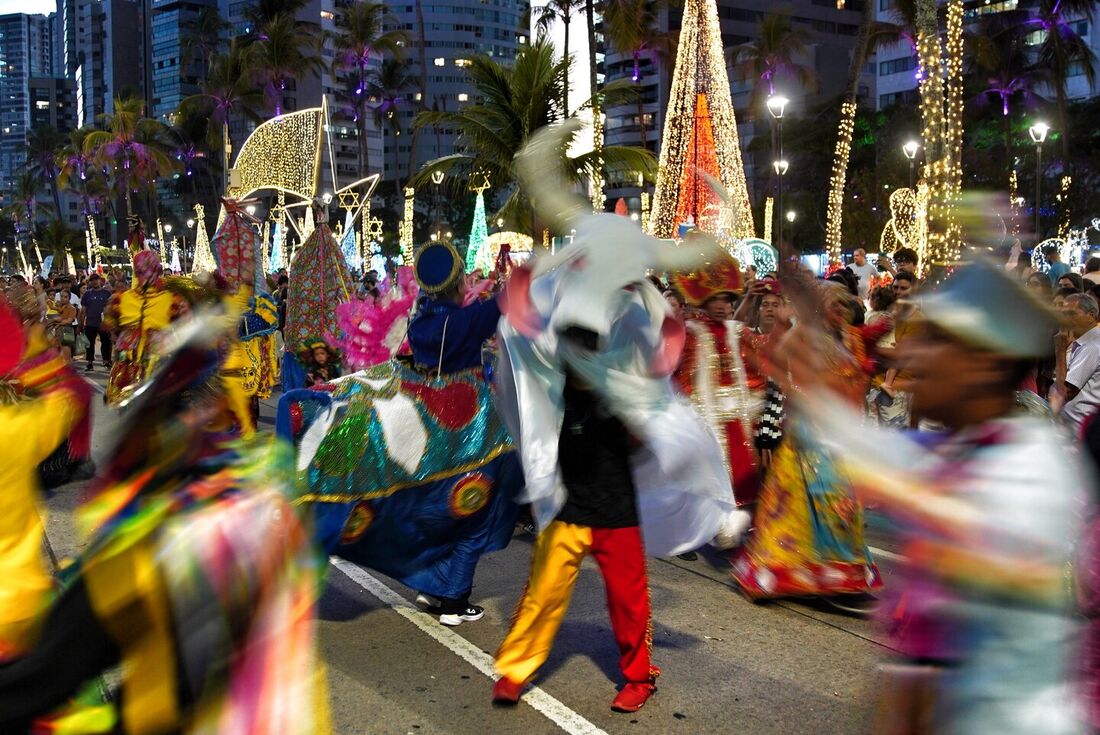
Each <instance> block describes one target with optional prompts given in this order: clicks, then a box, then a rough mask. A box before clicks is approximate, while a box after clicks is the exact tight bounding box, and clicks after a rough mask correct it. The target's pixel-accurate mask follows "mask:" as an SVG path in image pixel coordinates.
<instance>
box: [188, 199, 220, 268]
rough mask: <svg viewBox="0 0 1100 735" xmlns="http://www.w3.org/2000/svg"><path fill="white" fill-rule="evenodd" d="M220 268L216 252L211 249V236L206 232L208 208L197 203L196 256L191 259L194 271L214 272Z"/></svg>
mask: <svg viewBox="0 0 1100 735" xmlns="http://www.w3.org/2000/svg"><path fill="white" fill-rule="evenodd" d="M217 269H218V264H217V263H215V262H214V253H213V251H212V250H210V236H209V235H207V234H206V210H205V208H204V207H203V206H202V205H201V204H196V205H195V257H194V258H193V259H192V261H191V272H192V273H213V272H214V271H216V270H217Z"/></svg>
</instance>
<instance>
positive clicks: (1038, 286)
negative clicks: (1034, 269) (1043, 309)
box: [1027, 273, 1051, 301]
mask: <svg viewBox="0 0 1100 735" xmlns="http://www.w3.org/2000/svg"><path fill="white" fill-rule="evenodd" d="M1027 287H1028V289H1029V290H1030V291H1031V292H1032V293H1033V294H1035V296H1036V297H1038V298H1039V299H1041V300H1043V301H1049V300H1050V294H1051V286H1050V279H1049V278H1048V277H1047V274H1046V273H1032V274H1031V275H1030V276H1028V277H1027Z"/></svg>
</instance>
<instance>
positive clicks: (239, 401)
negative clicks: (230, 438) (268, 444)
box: [211, 199, 279, 439]
mask: <svg viewBox="0 0 1100 735" xmlns="http://www.w3.org/2000/svg"><path fill="white" fill-rule="evenodd" d="M246 204H247V202H240V201H237V200H235V199H222V206H223V208H224V209H225V219H224V220H223V221H222V224H221V226H220V227H219V228H218V231H217V232H216V233H215V234H214V240H213V241H212V243H211V244H212V249H213V252H214V258H215V260H216V261H217V266H218V270H217V274H218V277H219V278H220V280H221V283H220V284H219V285H220V286H221V287H222V288H224V289H225V290H226V291H227V295H226V298H228V299H229V300H230V301H231V302H232V304H233V305H232V307H231V308H232V310H233V311H234V312H235V313H242V314H243V315H242V317H241V322H240V324H239V325H238V327H237V333H236V334H235V335H232V336H230V337H229V338H228V340H227V350H228V355H227V356H226V359H225V362H224V363H223V365H222V382H223V383H224V384H225V390H226V395H227V397H228V398H229V401H230V406H231V407H232V413H233V416H234V418H235V422H236V424H237V426H238V429H239V432H240V434H241V436H242V437H244V438H246V439H247V438H250V437H251V436H252V435H253V434H254V433H255V431H256V422H257V419H258V418H259V402H260V399H262V398H268V397H269V396H270V395H271V390H272V387H273V386H274V385H275V384H276V383H277V382H278V381H279V364H278V357H277V355H276V338H275V332H276V330H277V329H278V311H277V309H276V307H275V303H274V301H273V300H272V297H271V296H270V295H269V294H267V293H266V292H264V286H265V284H264V271H263V263H262V262H261V261H262V259H263V257H262V248H261V247H260V242H259V233H258V232H257V230H256V227H255V225H256V224H258V221H257V220H256V219H255V218H254V217H252V216H251V215H249V214H248V212H247V211H246V210H245V205H246Z"/></svg>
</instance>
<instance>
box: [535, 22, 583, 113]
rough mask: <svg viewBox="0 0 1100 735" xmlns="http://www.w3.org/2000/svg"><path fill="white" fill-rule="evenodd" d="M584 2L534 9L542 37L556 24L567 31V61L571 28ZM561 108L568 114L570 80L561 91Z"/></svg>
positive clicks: (565, 54)
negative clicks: (559, 24) (575, 15)
mask: <svg viewBox="0 0 1100 735" xmlns="http://www.w3.org/2000/svg"><path fill="white" fill-rule="evenodd" d="M583 1H584V0H549V2H547V3H546V5H543V6H542V7H539V8H534V9H533V10H534V12H535V14H536V15H537V16H538V17H537V18H536V19H535V27H536V28H537V29H538V32H539V35H540V36H544V35H546V34H547V33H549V31H550V29H551V28H552V27H553V25H554V24H555V23H561V25H562V28H563V29H564V31H565V43H564V44H563V45H562V56H563V57H564V58H566V59H568V58H569V27H570V25H571V24H572V21H573V15H574V14H575V13H576V11H577V10H578V9H579V8H580V6H581V3H582V2H583ZM561 107H562V109H563V110H565V111H566V112H567V113H568V111H569V80H568V79H566V80H565V85H564V86H563V87H562V90H561Z"/></svg>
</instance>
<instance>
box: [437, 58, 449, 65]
mask: <svg viewBox="0 0 1100 735" xmlns="http://www.w3.org/2000/svg"><path fill="white" fill-rule="evenodd" d="M446 64H447V60H446V59H444V58H443V57H442V56H437V57H435V65H436V66H446Z"/></svg>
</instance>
